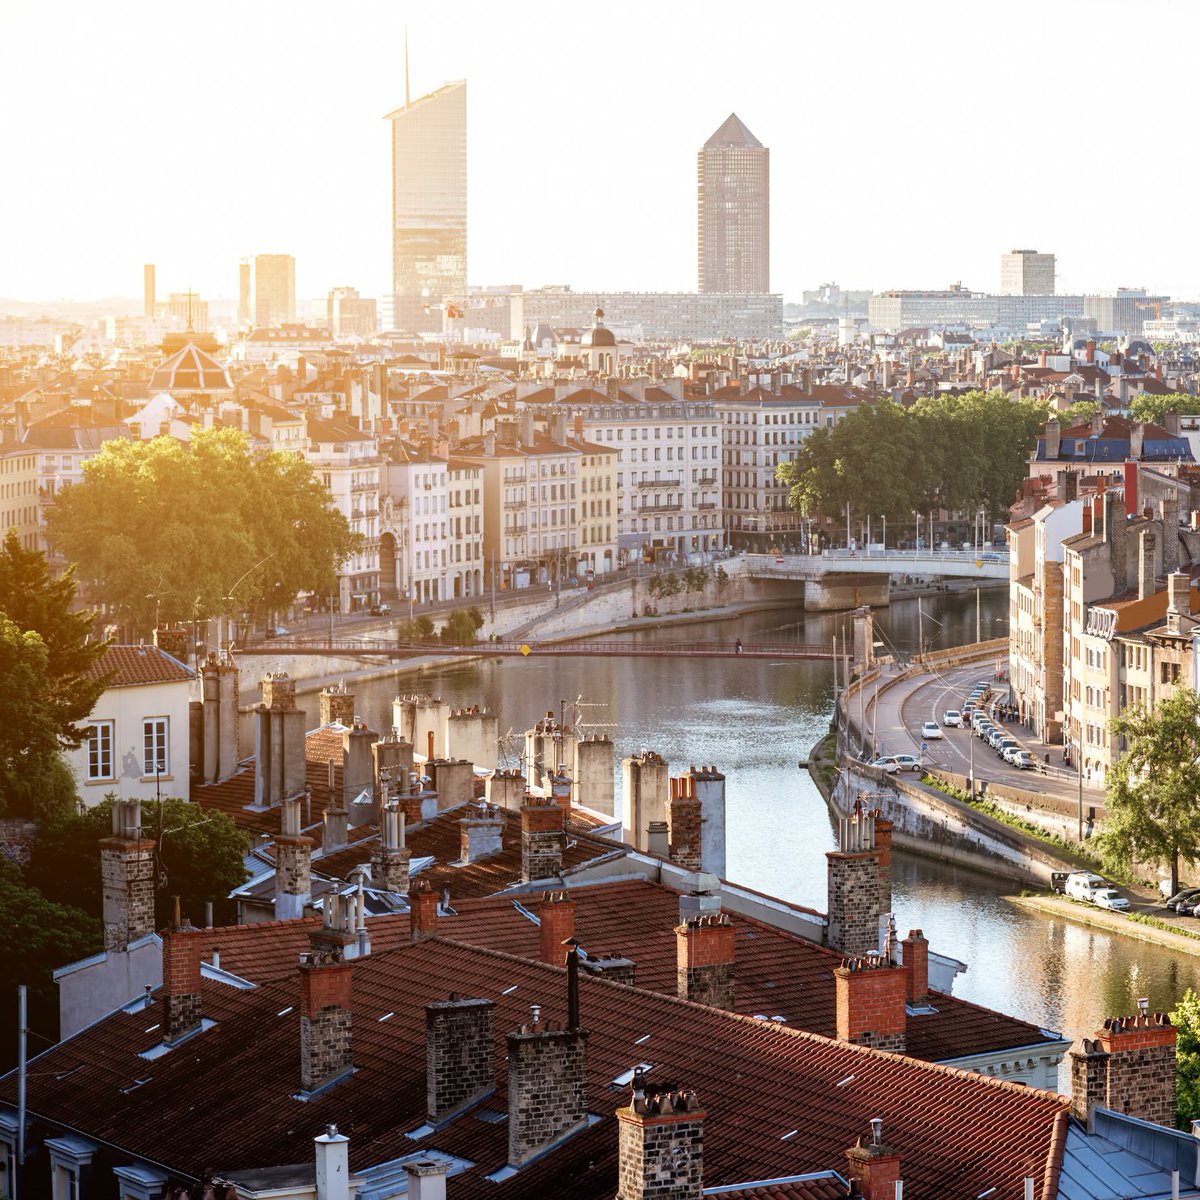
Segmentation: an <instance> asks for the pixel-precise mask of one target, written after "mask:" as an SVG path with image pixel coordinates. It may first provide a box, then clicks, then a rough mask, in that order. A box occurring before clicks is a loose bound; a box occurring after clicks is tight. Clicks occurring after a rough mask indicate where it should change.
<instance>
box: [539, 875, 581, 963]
mask: <svg viewBox="0 0 1200 1200" xmlns="http://www.w3.org/2000/svg"><path fill="white" fill-rule="evenodd" d="M537 916H538V920H539V921H540V922H541V930H540V939H539V950H538V957H539V958H540V959H541V960H542V962H544V963H547V964H548V965H549V966H552V967H561V966H562V965H563V960H564V959H565V958H566V953H567V951H566V947H565V946H564V945H563V943H564V942H566V941H567V939H568V938H573V937H574V936H575V901H574V900H572V899H571V897H570V896H568V895H567V893H566V892H547V893H546V895H545V896H544V897H543V899H542V903H541V907H540V908H539V909H538V912H537Z"/></svg>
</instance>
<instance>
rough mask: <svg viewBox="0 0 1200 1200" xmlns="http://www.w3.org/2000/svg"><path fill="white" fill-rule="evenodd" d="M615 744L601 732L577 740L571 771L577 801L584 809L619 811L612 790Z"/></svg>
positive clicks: (609, 813)
mask: <svg viewBox="0 0 1200 1200" xmlns="http://www.w3.org/2000/svg"><path fill="white" fill-rule="evenodd" d="M613 753H614V751H613V743H612V740H611V739H610V738H607V737H605V736H603V735H602V734H596V733H589V734H587V736H585V737H582V738H578V739H577V740H576V742H575V751H574V762H573V764H572V769H571V774H572V775H573V776H574V778H575V800H576V803H577V804H579V805H581V806H582V807H583V808H590V809H591V810H592V811H593V812H599V813H605V814H606V815H608V816H611V815H612V814H613V813H614V812H615V811H616V794H615V792H614V789H613Z"/></svg>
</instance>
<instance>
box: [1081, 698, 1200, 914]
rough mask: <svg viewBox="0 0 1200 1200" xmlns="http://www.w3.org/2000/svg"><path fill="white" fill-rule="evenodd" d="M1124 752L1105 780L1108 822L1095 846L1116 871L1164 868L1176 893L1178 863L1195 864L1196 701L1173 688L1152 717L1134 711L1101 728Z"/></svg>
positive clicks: (1199, 806)
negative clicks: (1118, 741) (1150, 864)
mask: <svg viewBox="0 0 1200 1200" xmlns="http://www.w3.org/2000/svg"><path fill="white" fill-rule="evenodd" d="M1109 729H1110V730H1111V731H1112V734H1113V736H1114V737H1118V738H1124V739H1125V744H1126V747H1127V749H1126V750H1125V752H1124V753H1123V754H1122V755H1121V756H1120V757H1119V758H1118V759H1117V761H1116V763H1115V765H1114V766H1113V768H1112V769H1111V770H1110V771H1109V772H1108V776H1107V779H1106V782H1105V798H1104V803H1105V808H1106V809H1107V812H1108V816H1107V819H1106V821H1105V829H1104V833H1102V834H1101V835H1100V837H1099V839H1098V841H1099V844H1100V851H1101V854H1102V855H1103V856H1104V859H1105V861H1106V862H1107V863H1109V864H1111V866H1113V867H1114V868H1116V869H1117V870H1121V871H1125V872H1128V871H1129V870H1130V868H1131V867H1132V866H1133V864H1134V863H1137V862H1166V863H1168V864H1169V865H1170V868H1171V890H1172V892H1175V891H1178V890H1179V860H1180V859H1181V858H1185V859H1196V858H1197V857H1200V696H1198V695H1197V694H1196V693H1195V692H1194V691H1192V689H1191V688H1182V687H1181V688H1177V689H1176V690H1175V692H1173V693H1172V694H1171V695H1170V696H1169V697H1167V698H1166V699H1165V700H1163V701H1161V702H1160V703H1159V704H1158V705H1157V706H1156V707H1155V708H1154V710H1153V711H1152V712H1151V711H1147V710H1146V709H1145V708H1142V707H1137V708H1133V709H1129V710H1126V712H1124V713H1122V714H1121V716H1119V717H1114V718H1113V720H1112V721H1110V722H1109Z"/></svg>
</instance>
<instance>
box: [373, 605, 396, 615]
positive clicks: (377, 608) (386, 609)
mask: <svg viewBox="0 0 1200 1200" xmlns="http://www.w3.org/2000/svg"><path fill="white" fill-rule="evenodd" d="M391 611H392V606H391V605H390V604H372V605H371V616H373V617H386V616H388V615H390V613H391Z"/></svg>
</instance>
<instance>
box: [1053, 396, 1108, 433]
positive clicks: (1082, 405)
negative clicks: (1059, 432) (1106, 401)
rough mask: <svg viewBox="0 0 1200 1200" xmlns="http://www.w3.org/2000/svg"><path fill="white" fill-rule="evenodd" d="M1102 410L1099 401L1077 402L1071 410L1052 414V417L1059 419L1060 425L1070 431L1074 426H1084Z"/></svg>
mask: <svg viewBox="0 0 1200 1200" xmlns="http://www.w3.org/2000/svg"><path fill="white" fill-rule="evenodd" d="M1102 410H1103V405H1101V403H1100V401H1099V400H1076V401H1075V403H1074V404H1072V405H1071V406H1070V407H1069V408H1064V409H1062V410H1061V411H1060V412H1057V413H1053V412H1052V413H1051V414H1050V415H1051V416H1057V417H1058V423H1059V424H1060V425H1061V426H1062V428H1063V429H1069V428H1070V427H1071V426H1072V425H1082V424H1084V423H1085V422H1087V421H1090V420H1091V419H1092V418H1093V417H1094V416H1095V415H1096V414H1097V413H1098V412H1101V411H1102Z"/></svg>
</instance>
